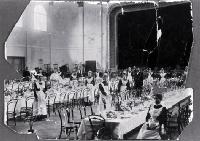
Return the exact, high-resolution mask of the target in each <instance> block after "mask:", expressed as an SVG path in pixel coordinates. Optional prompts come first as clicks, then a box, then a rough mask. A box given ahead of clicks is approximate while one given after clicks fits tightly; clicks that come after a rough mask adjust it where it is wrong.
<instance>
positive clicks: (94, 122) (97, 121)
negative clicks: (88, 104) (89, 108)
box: [88, 115, 105, 139]
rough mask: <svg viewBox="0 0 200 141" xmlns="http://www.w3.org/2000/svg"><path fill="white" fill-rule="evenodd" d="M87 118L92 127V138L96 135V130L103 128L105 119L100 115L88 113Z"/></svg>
mask: <svg viewBox="0 0 200 141" xmlns="http://www.w3.org/2000/svg"><path fill="white" fill-rule="evenodd" d="M88 119H89V123H90V127H91V129H92V139H95V137H97V136H98V131H99V130H100V129H102V128H105V119H104V118H103V117H102V116H100V115H90V116H88Z"/></svg>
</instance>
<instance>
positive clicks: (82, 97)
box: [47, 88, 98, 116]
mask: <svg viewBox="0 0 200 141" xmlns="http://www.w3.org/2000/svg"><path fill="white" fill-rule="evenodd" d="M89 93H90V89H89V88H84V89H77V90H71V91H69V92H63V93H61V94H55V93H51V94H49V95H48V102H47V108H48V115H49V116H50V112H51V109H52V111H53V113H55V114H56V112H55V109H56V108H57V107H59V106H60V105H62V104H65V105H66V106H68V107H75V106H77V107H79V106H90V105H91V104H92V103H91V102H90V101H89V97H88V94H89ZM95 93H96V92H95ZM94 97H98V96H97V95H96V96H94ZM95 101H97V100H95Z"/></svg>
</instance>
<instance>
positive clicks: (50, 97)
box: [47, 93, 56, 117]
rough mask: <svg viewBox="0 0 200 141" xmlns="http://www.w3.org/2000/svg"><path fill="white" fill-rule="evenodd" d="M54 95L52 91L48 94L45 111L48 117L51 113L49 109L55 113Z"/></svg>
mask: <svg viewBox="0 0 200 141" xmlns="http://www.w3.org/2000/svg"><path fill="white" fill-rule="evenodd" d="M55 98H56V96H55V95H54V94H53V93H52V94H49V95H48V102H47V113H48V115H49V117H50V115H51V109H52V111H53V112H54V113H55V107H54V101H55Z"/></svg>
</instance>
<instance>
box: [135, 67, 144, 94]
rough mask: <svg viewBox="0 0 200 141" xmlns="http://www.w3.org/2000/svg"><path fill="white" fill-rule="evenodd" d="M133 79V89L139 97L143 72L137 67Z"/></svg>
mask: <svg viewBox="0 0 200 141" xmlns="http://www.w3.org/2000/svg"><path fill="white" fill-rule="evenodd" d="M134 81H135V89H136V91H137V96H138V97H140V96H141V94H142V88H143V72H142V71H141V70H140V69H139V68H137V71H136V74H135V76H134Z"/></svg>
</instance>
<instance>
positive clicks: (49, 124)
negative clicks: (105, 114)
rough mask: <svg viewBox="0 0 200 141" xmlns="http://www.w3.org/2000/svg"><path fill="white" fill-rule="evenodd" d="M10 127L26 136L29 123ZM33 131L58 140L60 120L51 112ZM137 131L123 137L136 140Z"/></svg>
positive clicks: (87, 110) (75, 113) (20, 123)
mask: <svg viewBox="0 0 200 141" xmlns="http://www.w3.org/2000/svg"><path fill="white" fill-rule="evenodd" d="M96 107H97V106H94V107H93V110H94V112H96V110H97V108H96ZM77 112H78V111H75V112H74V115H80V114H79V113H77ZM86 112H87V115H89V114H90V108H89V107H88V108H87V109H86ZM10 127H11V128H12V129H14V130H15V131H16V132H18V133H20V134H27V133H28V129H29V127H30V126H29V122H24V121H20V120H18V121H17V123H16V126H10ZM33 129H34V132H35V133H36V135H37V136H38V138H39V139H58V137H59V133H60V119H59V116H58V113H56V114H55V113H53V112H51V114H50V117H49V116H48V117H47V119H45V120H43V121H36V122H34V123H33ZM139 129H140V128H138V129H136V130H134V131H132V132H130V133H128V134H127V135H126V136H125V139H127V140H133V139H136V137H137V134H138V132H139ZM74 137H75V134H74V133H71V135H70V137H67V136H66V135H65V134H64V133H63V134H62V137H61V138H64V139H66V138H68V139H74ZM177 137H178V135H177V134H176V133H175V134H174V135H173V138H174V139H176V138H177Z"/></svg>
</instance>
